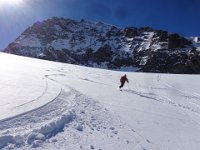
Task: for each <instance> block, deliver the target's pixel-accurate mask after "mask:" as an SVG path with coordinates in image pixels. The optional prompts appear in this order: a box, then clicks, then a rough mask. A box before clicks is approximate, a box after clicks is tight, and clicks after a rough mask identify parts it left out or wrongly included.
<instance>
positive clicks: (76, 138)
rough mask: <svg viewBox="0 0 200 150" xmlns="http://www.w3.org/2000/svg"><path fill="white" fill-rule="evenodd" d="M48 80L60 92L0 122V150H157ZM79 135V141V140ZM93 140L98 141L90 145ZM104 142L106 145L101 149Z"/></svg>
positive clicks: (100, 109)
mask: <svg viewBox="0 0 200 150" xmlns="http://www.w3.org/2000/svg"><path fill="white" fill-rule="evenodd" d="M52 76H54V75H46V76H45V77H46V78H47V79H48V80H51V81H54V82H56V83H57V84H59V85H58V86H60V87H62V88H61V89H62V90H61V91H60V92H59V94H58V95H57V96H56V97H55V98H54V99H53V100H51V101H50V102H48V103H46V104H45V105H43V106H40V107H38V108H36V109H34V110H30V111H27V112H25V113H22V114H19V115H17V116H13V117H10V118H7V119H3V120H1V121H0V149H1V148H2V149H6V150H7V149H32V148H34V149H39V150H40V149H42V150H43V149H49V146H50V147H51V148H52V149H63V150H64V149H66V148H67V149H71V150H72V149H73V148H74V143H76V144H77V143H78V145H79V147H78V148H77V149H93V148H94V147H97V148H99V149H132V148H134V149H138V150H140V149H141V150H143V149H146V148H148V149H152V147H153V149H158V148H156V146H155V145H154V144H153V143H151V142H150V141H149V140H148V139H146V138H144V137H143V136H141V135H140V134H139V133H137V132H136V131H135V130H134V129H132V128H131V127H130V126H129V125H128V124H126V123H123V122H122V121H120V119H119V118H118V117H117V116H115V117H114V116H113V115H112V114H111V113H109V111H108V110H106V109H105V108H104V107H103V106H101V105H100V104H99V103H98V102H96V101H94V100H93V99H91V98H88V97H87V96H85V95H83V94H81V93H80V92H78V91H76V90H74V89H72V88H70V87H67V86H63V85H62V84H61V83H59V81H57V80H55V79H53V77H52ZM47 89H48V87H47ZM45 91H46V90H45ZM40 97H41V96H40ZM40 97H39V98H40ZM24 105H25V104H24ZM19 107H20V106H19ZM63 130H65V131H67V132H62V131H63ZM100 131H101V132H100ZM66 133H67V134H66ZM83 133H85V134H83ZM62 134H64V135H62ZM79 134H82V136H83V137H82V138H80V135H79ZM67 136H69V138H68V140H67V139H66V137H67ZM96 136H98V138H99V140H97V141H98V142H97V143H94V144H92V143H91V141H92V139H93V138H95V137H96ZM85 139H86V140H85ZM57 141H59V142H57ZM65 142H67V145H66V144H64V143H65ZM105 142H106V143H109V144H108V145H104V143H105ZM57 143H58V144H57ZM45 145H48V146H47V147H46V146H45ZM70 147H72V148H70Z"/></svg>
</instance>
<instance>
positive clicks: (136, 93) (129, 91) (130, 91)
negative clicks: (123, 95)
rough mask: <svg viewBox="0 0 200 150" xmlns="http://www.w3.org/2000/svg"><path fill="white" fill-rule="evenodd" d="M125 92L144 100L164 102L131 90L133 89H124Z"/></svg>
mask: <svg viewBox="0 0 200 150" xmlns="http://www.w3.org/2000/svg"><path fill="white" fill-rule="evenodd" d="M123 91H125V92H128V93H132V94H135V95H138V96H140V97H144V98H148V99H152V100H155V101H158V102H162V100H161V99H159V98H156V97H152V96H148V95H145V94H144V93H141V92H137V91H134V90H131V89H124V90H123Z"/></svg>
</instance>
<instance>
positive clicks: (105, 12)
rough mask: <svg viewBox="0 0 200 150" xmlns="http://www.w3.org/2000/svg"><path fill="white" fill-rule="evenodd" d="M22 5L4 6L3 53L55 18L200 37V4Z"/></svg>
mask: <svg viewBox="0 0 200 150" xmlns="http://www.w3.org/2000/svg"><path fill="white" fill-rule="evenodd" d="M0 1H1V0H0ZM4 1H5V0H4ZM7 1H9V0H7ZM21 1H22V2H21V3H19V4H11V3H6V2H4V3H2V4H0V49H2V48H5V47H6V46H7V45H8V44H9V43H10V42H12V41H13V40H14V39H15V38H16V37H17V36H19V35H20V34H21V33H22V32H23V31H24V30H25V29H26V28H27V27H28V26H31V25H32V24H33V23H34V22H36V21H42V20H44V19H47V18H51V17H53V16H58V17H64V18H71V19H75V20H80V19H82V18H84V19H85V20H88V21H92V22H96V21H103V22H106V23H109V24H113V25H116V26H119V27H126V26H133V27H144V26H150V27H153V28H155V29H162V30H167V31H170V32H176V33H179V34H181V35H184V36H198V35H200V0H21Z"/></svg>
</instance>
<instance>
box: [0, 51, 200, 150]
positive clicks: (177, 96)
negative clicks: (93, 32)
mask: <svg viewBox="0 0 200 150" xmlns="http://www.w3.org/2000/svg"><path fill="white" fill-rule="evenodd" d="M123 74H127V76H128V79H129V84H127V83H126V84H125V86H124V88H123V89H122V91H120V90H119V89H118V86H119V78H120V76H121V75H123ZM0 77H1V78H0V89H1V94H0V149H3V150H7V149H9V150H10V149H14V150H21V149H23V150H24V149H25V150H29V149H35V150H54V149H59V150H66V149H67V150H79V149H83V150H89V149H97V150H178V149H181V150H188V149H190V150H197V149H199V147H200V134H199V132H200V123H199V122H200V116H199V115H200V90H199V89H200V85H199V81H200V76H198V75H175V74H173V75H172V74H157V73H155V74H150V73H136V72H121V71H109V70H104V69H95V68H88V67H83V66H76V65H70V64H63V63H56V62H49V61H44V60H37V59H32V58H25V57H20V56H15V55H10V54H4V53H0Z"/></svg>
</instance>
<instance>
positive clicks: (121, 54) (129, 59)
mask: <svg viewBox="0 0 200 150" xmlns="http://www.w3.org/2000/svg"><path fill="white" fill-rule="evenodd" d="M4 52H7V53H12V54H17V55H22V56H28V57H34V58H40V59H45V60H52V61H59V62H66V63H72V64H78V65H85V66H91V67H104V68H108V69H120V68H122V67H137V68H138V69H137V70H138V71H145V72H165V73H200V52H199V48H198V43H197V41H196V42H195V40H193V39H189V38H184V37H181V36H180V35H178V34H174V33H169V32H167V31H162V30H155V29H152V28H150V27H143V28H134V27H126V28H118V27H116V26H113V25H109V24H105V23H103V22H97V23H92V22H88V21H85V20H84V19H82V20H81V21H75V20H72V19H64V18H57V17H53V18H51V19H47V20H44V21H42V22H36V23H34V24H33V25H32V26H31V27H29V28H27V29H26V30H25V31H24V32H23V33H22V34H21V35H20V36H19V37H18V38H17V39H16V40H15V41H14V42H12V43H10V44H9V45H8V47H7V48H6V49H4Z"/></svg>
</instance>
